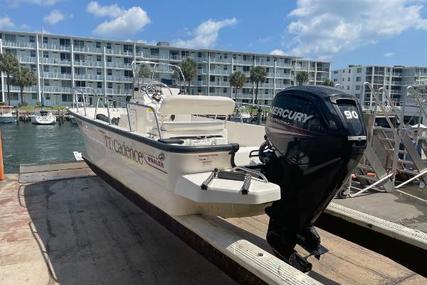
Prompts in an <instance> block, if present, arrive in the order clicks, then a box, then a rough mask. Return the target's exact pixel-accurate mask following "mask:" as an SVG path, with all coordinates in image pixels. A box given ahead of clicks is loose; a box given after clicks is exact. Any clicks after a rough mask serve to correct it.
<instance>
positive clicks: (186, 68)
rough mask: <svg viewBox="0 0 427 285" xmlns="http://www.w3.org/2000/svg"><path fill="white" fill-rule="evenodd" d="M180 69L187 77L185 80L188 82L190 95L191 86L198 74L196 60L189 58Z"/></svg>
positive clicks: (182, 62)
mask: <svg viewBox="0 0 427 285" xmlns="http://www.w3.org/2000/svg"><path fill="white" fill-rule="evenodd" d="M179 67H181V70H182V73H183V75H184V77H185V80H186V81H187V82H188V94H190V93H191V89H190V84H191V81H192V80H193V78H194V77H195V76H196V74H197V64H196V62H195V61H194V60H192V59H191V58H189V57H187V58H186V59H184V60H183V61H181V63H180V64H179Z"/></svg>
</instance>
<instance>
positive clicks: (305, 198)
mask: <svg viewBox="0 0 427 285" xmlns="http://www.w3.org/2000/svg"><path fill="white" fill-rule="evenodd" d="M365 148H366V129H365V125H364V122H363V118H362V111H361V108H360V105H359V103H358V102H357V100H356V99H355V98H354V97H353V96H350V95H348V94H346V93H343V92H342V91H340V90H338V89H335V88H330V87H320V86H301V87H290V88H287V89H285V90H283V91H281V92H280V93H278V94H277V95H276V96H275V97H274V99H273V102H272V107H271V112H270V114H269V116H268V118H267V123H266V142H265V143H264V144H263V145H262V146H261V147H260V159H261V161H262V162H263V163H264V169H263V172H264V174H265V175H266V176H267V178H268V179H269V180H270V181H271V182H274V183H277V184H279V185H280V187H281V192H282V193H281V194H282V199H281V200H279V201H276V202H274V203H273V205H272V206H271V207H269V208H267V209H266V212H267V214H268V215H269V216H270V224H269V230H268V234H267V241H268V242H269V243H270V245H271V246H272V248H273V249H274V251H275V253H276V254H277V255H279V256H280V257H282V258H283V259H285V260H286V261H288V262H290V263H295V262H296V263H298V260H297V261H295V260H294V259H295V256H294V254H295V251H294V249H293V248H294V246H295V244H296V243H298V244H301V245H302V246H303V247H304V248H305V249H307V250H308V251H309V252H310V253H311V254H313V255H315V256H317V257H318V256H320V254H321V253H322V250H321V247H320V238H319V236H318V235H317V233H316V231H315V229H314V227H313V224H314V222H315V221H316V219H317V218H318V217H319V216H320V214H321V213H322V212H323V211H324V209H325V208H326V206H327V205H328V204H329V202H330V201H331V200H332V198H333V197H334V195H335V194H336V193H337V191H338V190H339V189H340V187H341V185H342V184H343V182H344V181H345V179H346V178H347V177H348V176H349V175H350V174H351V172H352V170H353V169H354V168H355V167H356V165H357V163H358V161H359V159H360V158H361V156H362V154H363V151H364V150H365ZM293 260H294V261H293ZM293 265H295V264H293ZM297 267H299V266H297ZM300 269H301V268H300ZM303 270H304V268H303Z"/></svg>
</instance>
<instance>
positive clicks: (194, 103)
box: [159, 95, 234, 115]
mask: <svg viewBox="0 0 427 285" xmlns="http://www.w3.org/2000/svg"><path fill="white" fill-rule="evenodd" d="M233 111H234V101H233V100H232V99H231V98H228V97H221V96H199V95H177V96H168V97H165V98H164V99H163V101H162V103H161V104H160V108H159V114H161V115H185V114H190V115H231V114H232V113H233Z"/></svg>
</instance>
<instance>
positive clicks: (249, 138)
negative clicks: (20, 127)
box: [69, 61, 366, 271]
mask: <svg viewBox="0 0 427 285" xmlns="http://www.w3.org/2000/svg"><path fill="white" fill-rule="evenodd" d="M141 64H142V65H143V64H150V65H152V66H157V65H159V63H156V62H150V61H139V62H133V63H132V66H133V68H134V70H133V71H134V72H133V74H134V75H137V74H139V72H138V65H141ZM163 64H165V65H168V66H170V67H173V68H176V70H178V71H179V72H178V74H180V75H181V76H182V77H183V75H182V72H181V70H180V69H179V67H178V66H174V65H172V64H166V63H163ZM151 78H152V80H151V81H149V82H148V83H144V84H142V83H141V82H146V81H141V80H139V78H138V77H136V78H134V91H133V96H132V98H131V99H130V101H129V102H124V103H123V102H122V103H123V104H124V105H123V107H119V103H120V102H114V104H113V99H111V98H109V97H106V96H102V95H96V94H93V96H94V98H91V100H89V96H90V95H89V94H90V92H87V88H85V90H82V89H81V88H80V91H79V90H77V91H75V92H74V96H75V98H74V100H73V101H74V102H83V104H76V105H74V106H73V107H72V108H70V109H69V112H70V114H72V115H73V117H74V118H75V120H76V122H77V124H78V126H79V128H80V129H81V131H82V134H83V138H84V143H85V146H86V153H87V155H85V156H84V157H83V159H84V160H85V161H86V162H87V164H88V165H89V167H90V168H91V169H92V170H93V171H94V172H95V173H97V174H98V175H100V176H101V177H108V179H106V181H107V182H109V181H114V182H115V183H119V184H118V185H123V187H125V188H126V189H127V190H128V191H131V192H133V193H134V194H137V195H139V196H140V197H142V198H143V199H144V200H145V201H147V202H148V203H150V204H151V205H153V206H154V207H157V208H159V209H160V210H162V211H164V212H165V213H166V214H168V215H171V216H179V215H192V214H200V215H215V216H221V217H224V218H229V217H242V216H254V215H259V214H264V213H265V212H266V213H267V214H268V215H269V216H270V225H269V230H268V234H267V241H268V242H269V244H270V245H271V246H272V248H273V250H274V252H275V254H276V255H277V256H278V257H280V258H281V259H283V260H285V261H287V262H289V263H290V264H291V265H293V266H295V267H296V268H298V269H300V270H302V271H308V270H310V269H311V264H310V263H309V262H307V257H302V256H300V255H299V254H298V253H296V251H295V250H294V247H295V244H297V243H298V244H300V245H302V246H303V247H304V248H305V249H306V250H307V251H308V252H309V253H310V255H313V256H316V257H319V256H320V255H321V254H323V253H324V252H326V251H327V250H326V249H325V248H324V247H322V246H321V245H320V238H319V236H318V235H317V233H316V231H315V229H314V227H313V224H314V221H315V220H316V219H317V218H318V217H319V215H320V214H321V213H322V212H323V210H324V209H325V208H326V206H327V205H328V203H329V202H330V201H331V199H332V198H333V197H334V195H335V194H336V193H337V191H338V190H339V189H340V186H341V185H342V183H343V181H344V180H345V179H346V178H347V177H348V176H349V175H350V173H351V171H352V170H353V169H354V167H355V166H356V165H357V162H358V160H359V159H360V157H361V155H362V153H363V150H364V147H365V146H366V130H365V126H364V123H363V120H362V115H361V108H360V106H359V103H358V102H357V101H356V100H355V99H354V97H352V96H350V95H347V94H345V93H343V92H342V91H340V90H338V89H335V88H328V87H317V86H311V87H309V86H303V87H292V88H288V89H285V90H284V91H281V92H280V93H278V94H277V95H276V96H275V98H274V100H273V103H272V106H271V112H270V114H269V116H268V119H267V123H266V126H260V125H253V124H245V123H240V122H233V121H228V120H226V119H218V118H228V117H229V116H230V115H231V114H232V113H233V111H234V108H235V103H234V101H233V100H232V99H231V98H228V97H220V96H203V95H184V94H179V89H178V88H172V87H169V86H168V85H166V84H165V83H163V82H161V81H156V80H154V79H153V76H152V77H151ZM90 101H91V102H95V104H94V106H93V107H90V106H89V105H88V104H85V102H90Z"/></svg>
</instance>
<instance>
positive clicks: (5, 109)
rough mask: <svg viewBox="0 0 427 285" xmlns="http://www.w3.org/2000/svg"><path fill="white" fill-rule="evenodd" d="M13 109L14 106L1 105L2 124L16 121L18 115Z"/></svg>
mask: <svg viewBox="0 0 427 285" xmlns="http://www.w3.org/2000/svg"><path fill="white" fill-rule="evenodd" d="M12 111H13V107H12V106H5V105H0V124H10V123H16V116H15V115H13V112H12Z"/></svg>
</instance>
